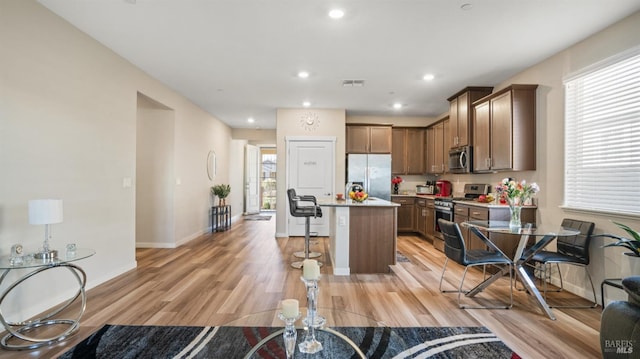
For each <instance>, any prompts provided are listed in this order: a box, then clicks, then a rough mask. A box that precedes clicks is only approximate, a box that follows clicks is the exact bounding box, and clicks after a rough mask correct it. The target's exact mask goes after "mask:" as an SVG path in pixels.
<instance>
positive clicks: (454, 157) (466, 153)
mask: <svg viewBox="0 0 640 359" xmlns="http://www.w3.org/2000/svg"><path fill="white" fill-rule="evenodd" d="M472 163H473V151H472V148H471V146H464V147H458V148H454V149H451V150H450V151H449V172H451V173H470V172H471V170H472V169H473V167H472Z"/></svg>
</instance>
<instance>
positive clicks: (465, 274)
mask: <svg viewBox="0 0 640 359" xmlns="http://www.w3.org/2000/svg"><path fill="white" fill-rule="evenodd" d="M469 267H472V266H466V267H465V268H464V273H463V274H462V279H461V280H460V287H459V288H458V307H459V308H461V309H509V308H511V307H513V276H512V274H511V273H512V272H513V267H512V266H511V265H510V264H509V265H508V267H509V305H508V306H504V305H502V306H475V307H470V306H466V305H462V303H461V300H460V296H461V294H462V292H463V291H462V287H463V285H464V279H465V277H466V276H467V270H469ZM465 293H466V292H465Z"/></svg>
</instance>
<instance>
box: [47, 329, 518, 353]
mask: <svg viewBox="0 0 640 359" xmlns="http://www.w3.org/2000/svg"><path fill="white" fill-rule="evenodd" d="M280 329H281V328H277V327H170V326H166V327H165V326H122V325H105V326H104V327H102V328H101V329H99V330H98V331H96V332H95V333H93V334H91V335H90V336H89V337H88V338H86V339H85V340H84V341H82V342H81V343H80V344H78V345H76V346H75V347H74V348H72V349H71V350H69V351H67V352H66V353H64V354H63V355H62V356H60V357H59V358H61V359H71V358H83V359H87V358H118V359H123V358H225V359H227V358H243V357H244V356H245V354H246V353H248V352H249V351H250V350H251V348H253V346H255V345H256V344H257V343H258V342H260V340H261V339H263V338H265V337H267V336H268V335H269V334H271V333H274V332H275V331H278V330H280ZM333 329H334V330H336V331H337V332H340V333H342V334H344V335H346V336H347V337H348V338H350V339H351V340H352V341H353V342H354V343H355V344H356V345H357V346H358V347H359V348H360V350H361V351H362V352H363V353H365V354H366V356H367V358H416V357H420V358H512V359H516V358H520V356H518V355H517V354H516V353H514V352H513V351H512V350H511V349H509V347H507V346H506V345H505V344H504V343H503V342H502V341H501V340H500V339H499V338H498V337H496V336H495V334H493V333H491V332H490V331H489V330H488V329H487V328H484V327H434V328H419V327H414V328H385V327H337V328H333ZM304 335H305V332H304V331H303V330H301V329H300V330H298V343H300V342H301V341H302V340H304ZM317 338H318V340H319V341H320V342H321V343H322V345H323V350H322V351H321V352H319V353H316V354H313V356H311V355H308V354H303V353H300V352H299V350H298V349H297V348H296V354H295V358H307V357H313V358H336V359H338V358H339V359H343V358H357V355H355V350H354V349H353V348H352V347H351V346H350V345H348V344H347V343H346V342H345V341H344V340H342V339H340V338H339V337H338V336H337V335H335V334H333V333H330V332H326V331H318V332H317ZM282 345H283V342H282V336H281V335H277V336H275V338H274V339H272V340H270V341H268V342H267V343H266V344H264V345H263V346H261V347H260V349H259V350H258V351H257V352H256V353H255V355H254V356H253V357H252V358H285V357H286V356H285V352H284V349H283V346H282Z"/></svg>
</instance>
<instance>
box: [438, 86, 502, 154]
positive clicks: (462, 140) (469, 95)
mask: <svg viewBox="0 0 640 359" xmlns="http://www.w3.org/2000/svg"><path fill="white" fill-rule="evenodd" d="M492 90H493V87H466V88H464V89H462V90H461V91H459V92H458V93H456V94H455V95H453V96H451V97H449V98H448V100H449V120H450V124H449V134H448V137H449V140H448V147H447V151H446V152H447V153H448V152H449V151H448V150H449V149H450V148H455V147H461V146H467V145H471V141H470V140H471V132H472V131H471V115H472V111H471V104H472V103H473V102H474V101H476V100H479V99H481V98H483V97H485V96H487V95H489V94H491V91H492Z"/></svg>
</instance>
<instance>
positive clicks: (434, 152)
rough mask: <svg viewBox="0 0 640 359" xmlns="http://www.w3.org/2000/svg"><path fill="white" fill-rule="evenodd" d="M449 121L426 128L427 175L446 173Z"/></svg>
mask: <svg viewBox="0 0 640 359" xmlns="http://www.w3.org/2000/svg"><path fill="white" fill-rule="evenodd" d="M449 129H450V120H449V119H445V120H444V121H440V122H438V123H436V124H434V125H431V126H429V127H428V128H427V146H426V148H427V154H426V156H427V161H426V162H427V173H431V174H440V173H445V172H447V171H448V160H449V132H448V131H449Z"/></svg>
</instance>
